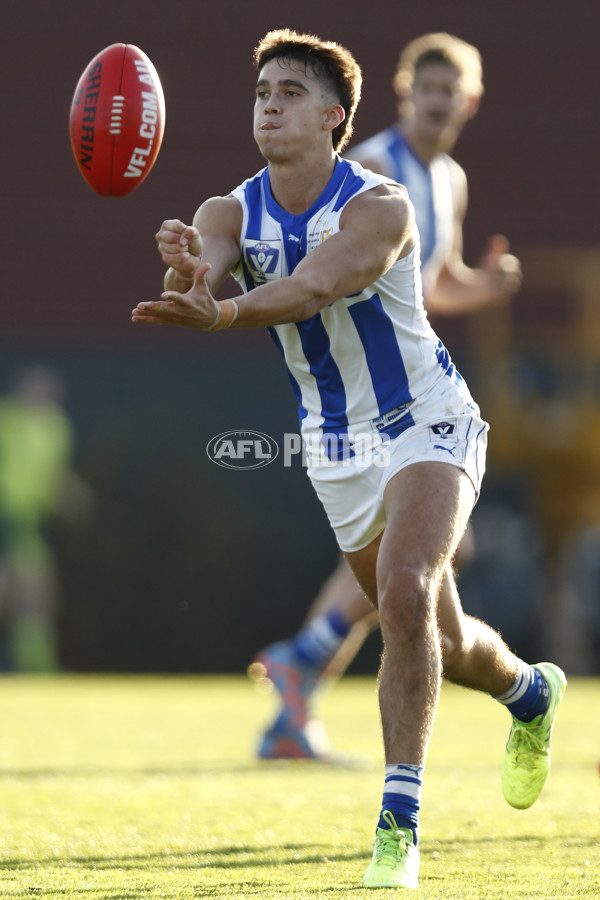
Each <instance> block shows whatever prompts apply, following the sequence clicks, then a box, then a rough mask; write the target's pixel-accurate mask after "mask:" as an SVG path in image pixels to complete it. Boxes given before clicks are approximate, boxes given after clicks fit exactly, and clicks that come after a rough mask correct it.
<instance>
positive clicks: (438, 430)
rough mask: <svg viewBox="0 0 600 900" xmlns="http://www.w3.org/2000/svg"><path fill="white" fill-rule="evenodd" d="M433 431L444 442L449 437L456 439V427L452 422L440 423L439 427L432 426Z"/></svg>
mask: <svg viewBox="0 0 600 900" xmlns="http://www.w3.org/2000/svg"><path fill="white" fill-rule="evenodd" d="M431 430H432V431H433V433H434V434H435V435H436V437H437V438H440V439H441V440H442V441H444V440H446V439H447V438H449V437H454V425H452V424H451V423H450V422H438V424H437V425H432V426H431Z"/></svg>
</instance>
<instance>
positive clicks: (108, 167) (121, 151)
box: [69, 44, 165, 197]
mask: <svg viewBox="0 0 600 900" xmlns="http://www.w3.org/2000/svg"><path fill="white" fill-rule="evenodd" d="M69 127H70V134H71V147H72V148H73V153H74V155H75V160H76V162H77V165H78V167H79V171H80V172H81V174H82V175H83V177H84V178H85V180H86V181H87V183H88V184H89V186H90V187H91V188H93V189H94V190H95V191H96V192H97V193H98V194H102V195H104V196H112V197H123V196H125V194H129V193H131V191H133V190H134V189H135V188H136V187H138V186H139V185H140V184H141V183H142V181H144V179H145V178H146V177H147V176H148V173H149V172H150V169H151V168H152V166H153V165H154V163H155V161H156V157H157V156H158V151H159V150H160V145H161V143H162V138H163V133H164V130H165V98H164V94H163V89H162V86H161V83H160V79H159V77H158V74H157V72H156V69H155V68H154V66H153V65H152V63H151V61H150V60H149V59H148V57H147V56H146V54H145V53H143V52H142V50H140V49H139V47H135V46H134V45H133V44H111V45H110V47H106V48H105V49H104V50H102V51H101V52H100V53H98V54H97V56H95V57H94V58H93V60H92V61H91V62H90V64H89V65H88V66H86V68H85V71H84V72H83V75H82V76H81V78H80V79H79V81H78V83H77V87H76V88H75V94H74V95H73V102H72V104H71V114H70V117H69Z"/></svg>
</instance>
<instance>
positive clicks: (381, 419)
mask: <svg viewBox="0 0 600 900" xmlns="http://www.w3.org/2000/svg"><path fill="white" fill-rule="evenodd" d="M409 407H410V403H403V404H402V406H397V407H396V409H392V410H390V412H387V413H384V414H383V415H382V416H378V417H377V418H376V419H373V426H374V427H375V429H376V430H377V431H383V430H384V429H385V428H389V427H390V425H394V424H395V423H396V422H397V421H398V420H399V419H401V418H402V416H405V415H406V413H407V412H408V410H409Z"/></svg>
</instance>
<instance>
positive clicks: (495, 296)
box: [424, 165, 521, 316]
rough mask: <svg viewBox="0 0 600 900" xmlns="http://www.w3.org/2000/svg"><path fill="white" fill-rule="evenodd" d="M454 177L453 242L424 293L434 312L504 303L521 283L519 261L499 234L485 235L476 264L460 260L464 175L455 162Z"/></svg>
mask: <svg viewBox="0 0 600 900" xmlns="http://www.w3.org/2000/svg"><path fill="white" fill-rule="evenodd" d="M455 176H456V179H457V184H456V196H455V218H454V235H453V244H452V248H451V250H450V252H449V253H448V256H447V258H446V260H445V261H444V265H443V266H442V268H441V269H440V272H439V275H438V277H437V280H436V283H435V285H434V286H433V288H431V289H430V290H429V291H428V293H427V295H426V296H425V298H424V299H425V306H426V308H427V310H428V311H429V312H432V313H435V314H437V315H446V316H452V315H454V316H457V315H464V314H467V313H471V312H476V311H477V310H479V309H484V308H485V307H487V306H493V305H496V304H499V303H505V302H507V301H508V300H510V299H511V298H512V297H513V296H514V294H515V293H516V292H517V291H518V289H519V287H520V286H521V264H520V262H519V260H518V259H517V257H516V256H513V254H512V253H509V252H508V251H509V244H508V240H507V239H506V238H505V237H504V236H503V235H501V234H495V235H492V237H490V238H489V239H488V242H487V245H486V247H485V249H484V252H483V255H482V257H481V259H480V262H479V266H478V267H477V268H470V267H469V266H467V265H466V264H465V262H464V260H463V222H464V219H465V215H466V210H467V179H466V176H465V173H464V171H463V170H462V169H461V168H460V166H458V165H456V170H455Z"/></svg>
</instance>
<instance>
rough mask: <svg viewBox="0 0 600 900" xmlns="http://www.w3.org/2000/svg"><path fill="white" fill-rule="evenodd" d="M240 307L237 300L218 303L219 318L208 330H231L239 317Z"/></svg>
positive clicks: (217, 317)
mask: <svg viewBox="0 0 600 900" xmlns="http://www.w3.org/2000/svg"><path fill="white" fill-rule="evenodd" d="M239 311H240V310H239V307H238V305H237V303H236V301H235V300H220V301H219V302H218V303H217V316H216V318H215V321H214V322H213V323H212V325H210V326H209V327H208V328H207V329H206V330H207V331H222V330H223V328H231V326H232V325H233V323H234V322H235V320H236V319H237V317H238V313H239Z"/></svg>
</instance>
